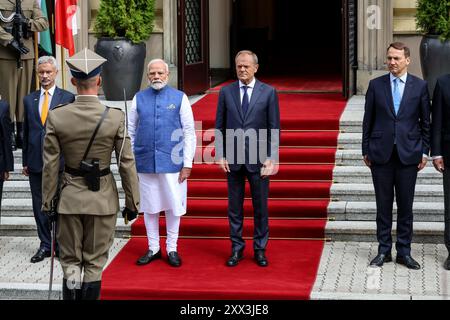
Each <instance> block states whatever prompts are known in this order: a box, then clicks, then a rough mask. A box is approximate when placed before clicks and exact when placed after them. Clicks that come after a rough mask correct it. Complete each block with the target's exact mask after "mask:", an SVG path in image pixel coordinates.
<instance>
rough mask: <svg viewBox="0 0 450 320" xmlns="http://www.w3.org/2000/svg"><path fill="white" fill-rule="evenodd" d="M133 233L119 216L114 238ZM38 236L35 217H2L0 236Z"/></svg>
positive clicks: (129, 225) (129, 226)
mask: <svg viewBox="0 0 450 320" xmlns="http://www.w3.org/2000/svg"><path fill="white" fill-rule="evenodd" d="M130 233H131V224H130V223H129V224H128V225H126V224H125V222H124V219H123V218H122V216H121V215H120V214H119V215H118V219H117V223H116V232H115V235H114V237H116V238H125V237H129V236H130ZM36 235H37V229H36V222H35V220H34V217H2V218H1V224H0V236H7V237H32V236H36Z"/></svg>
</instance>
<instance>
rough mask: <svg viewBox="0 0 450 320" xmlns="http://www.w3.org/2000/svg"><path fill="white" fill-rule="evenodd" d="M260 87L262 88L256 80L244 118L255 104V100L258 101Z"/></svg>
mask: <svg viewBox="0 0 450 320" xmlns="http://www.w3.org/2000/svg"><path fill="white" fill-rule="evenodd" d="M262 89H263V87H262V84H261V82H260V81H258V80H256V81H255V87H254V88H253V92H252V97H251V98H250V104H249V106H248V110H247V114H246V115H245V118H247V117H248V115H249V114H250V112H252V110H253V107H254V106H255V104H256V102H257V101H258V99H259V97H260V95H261V91H262Z"/></svg>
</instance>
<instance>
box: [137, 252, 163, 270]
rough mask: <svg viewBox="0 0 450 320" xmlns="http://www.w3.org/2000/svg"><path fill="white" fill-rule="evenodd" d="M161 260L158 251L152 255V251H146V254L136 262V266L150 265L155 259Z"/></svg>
mask: <svg viewBox="0 0 450 320" xmlns="http://www.w3.org/2000/svg"><path fill="white" fill-rule="evenodd" d="M160 258H161V250H159V251H158V252H157V253H155V254H153V251H152V250H148V251H147V253H146V254H144V255H143V256H142V257H140V258H139V259H138V261H136V264H137V265H139V266H142V265H144V264H147V263H150V262H152V261H153V260H155V259H160Z"/></svg>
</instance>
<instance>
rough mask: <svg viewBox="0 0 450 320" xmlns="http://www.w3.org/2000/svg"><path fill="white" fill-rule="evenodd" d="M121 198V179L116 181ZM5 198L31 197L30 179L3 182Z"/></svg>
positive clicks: (122, 195)
mask: <svg viewBox="0 0 450 320" xmlns="http://www.w3.org/2000/svg"><path fill="white" fill-rule="evenodd" d="M116 185H117V190H118V191H119V198H121V199H122V198H124V196H125V194H124V192H123V189H122V184H121V182H120V181H116ZM3 198H4V199H31V192H30V184H29V182H28V181H9V180H8V181H6V182H4V184H3Z"/></svg>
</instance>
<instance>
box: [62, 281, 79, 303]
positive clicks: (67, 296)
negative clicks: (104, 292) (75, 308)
mask: <svg viewBox="0 0 450 320" xmlns="http://www.w3.org/2000/svg"><path fill="white" fill-rule="evenodd" d="M69 287H70V288H72V287H73V288H72V289H69ZM62 289H63V290H62V292H63V300H81V283H75V284H73V283H71V282H69V283H67V280H66V279H63V286H62Z"/></svg>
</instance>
